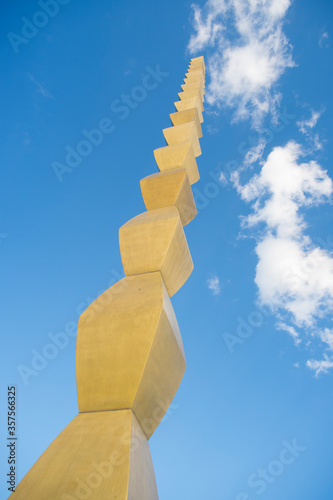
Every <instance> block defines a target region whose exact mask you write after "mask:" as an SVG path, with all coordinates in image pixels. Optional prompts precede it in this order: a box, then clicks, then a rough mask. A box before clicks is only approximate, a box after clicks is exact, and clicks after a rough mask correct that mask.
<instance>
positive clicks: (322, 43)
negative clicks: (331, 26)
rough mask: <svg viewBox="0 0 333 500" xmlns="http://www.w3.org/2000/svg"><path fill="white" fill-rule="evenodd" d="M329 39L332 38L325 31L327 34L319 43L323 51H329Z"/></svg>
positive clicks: (325, 33) (322, 36)
mask: <svg viewBox="0 0 333 500" xmlns="http://www.w3.org/2000/svg"><path fill="white" fill-rule="evenodd" d="M329 38H330V37H329V35H328V33H327V31H325V32H324V33H323V34H322V35H321V37H320V38H319V42H318V44H319V47H320V48H321V49H327V48H328V47H329V46H330V42H329Z"/></svg>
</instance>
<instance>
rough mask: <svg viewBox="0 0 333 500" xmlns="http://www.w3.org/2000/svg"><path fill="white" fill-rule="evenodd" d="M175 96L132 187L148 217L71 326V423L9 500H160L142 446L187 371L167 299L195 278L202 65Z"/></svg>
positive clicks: (132, 231)
mask: <svg viewBox="0 0 333 500" xmlns="http://www.w3.org/2000/svg"><path fill="white" fill-rule="evenodd" d="M181 87H182V92H180V93H179V94H178V96H179V101H177V102H175V107H176V109H177V112H175V113H172V114H171V115H170V118H171V121H172V124H173V125H172V126H171V127H169V128H166V129H164V130H163V134H164V137H165V140H166V143H167V146H165V147H162V148H159V149H156V150H155V151H154V155H155V159H156V163H157V165H158V168H159V170H160V172H158V173H155V174H153V175H150V176H148V177H145V178H144V179H142V180H141V183H140V184H141V192H142V196H143V199H144V203H145V206H146V208H147V211H146V212H144V213H142V214H140V215H138V216H137V217H134V219H131V220H130V221H128V222H127V223H126V224H124V225H123V226H122V227H121V228H120V231H119V243H120V252H121V258H122V263H123V266H124V271H125V278H123V279H121V280H120V281H118V282H117V283H115V284H114V285H113V286H111V288H109V289H108V290H107V291H105V292H104V293H103V294H102V295H101V296H100V297H98V299H96V300H95V302H93V303H92V304H91V305H90V306H89V307H88V308H87V309H86V310H85V311H84V313H83V314H82V315H81V317H80V319H79V324H78V332H77V348H76V367H77V394H78V403H79V414H78V415H77V416H76V417H75V418H74V420H72V422H71V423H70V424H69V425H68V426H67V427H66V428H65V429H64V430H63V431H62V432H61V434H60V435H59V436H58V437H57V438H56V439H55V440H54V441H53V443H52V444H51V445H50V446H49V447H48V449H47V450H46V451H45V452H44V453H43V454H42V456H41V457H40V458H39V460H38V461H37V462H36V463H35V464H34V466H33V467H32V468H31V469H30V471H29V472H28V473H27V475H26V476H25V477H24V478H23V479H22V481H21V482H20V484H19V485H18V486H17V488H16V492H15V493H13V494H12V495H11V497H10V498H11V499H12V500H14V498H15V500H74V499H90V500H111V499H112V500H113V499H118V500H157V499H158V494H157V488H156V481H155V475H154V469H153V464H152V461H151V456H150V450H149V445H148V439H149V438H150V436H151V435H152V434H153V432H154V431H155V429H156V427H157V426H158V424H159V423H160V421H161V420H162V418H163V416H164V414H165V412H166V411H167V409H168V407H169V405H170V403H171V401H172V399H173V398H174V396H175V394H176V392H177V389H178V387H179V384H180V382H181V380H182V377H183V374H184V371H185V366H186V363H185V354H184V348H183V342H182V338H181V335H180V332H179V328H178V324H177V320H176V317H175V313H174V311H173V308H172V305H171V301H170V297H172V295H174V294H175V293H176V292H177V291H178V290H179V289H180V287H181V286H182V285H183V284H184V283H185V281H186V280H187V278H188V277H189V275H190V274H191V272H192V269H193V263H192V259H191V255H190V252H189V249H188V245H187V241H186V237H185V234H184V230H183V226H185V225H186V224H188V223H189V222H190V221H191V220H192V219H193V218H194V217H195V215H196V213H197V210H196V206H195V202H194V198H193V194H192V189H191V184H193V183H194V182H197V181H198V180H199V172H198V168H197V163H196V157H197V156H199V155H200V154H201V149H200V144H199V138H200V137H202V133H201V122H202V121H203V119H202V111H203V104H202V103H203V95H204V87H205V64H204V59H203V57H196V58H194V59H192V60H191V63H190V66H189V69H188V72H187V73H186V78H185V79H184V85H182V86H181Z"/></svg>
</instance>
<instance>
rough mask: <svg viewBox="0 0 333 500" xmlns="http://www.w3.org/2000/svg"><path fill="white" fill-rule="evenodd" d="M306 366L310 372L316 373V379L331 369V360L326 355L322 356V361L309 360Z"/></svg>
mask: <svg viewBox="0 0 333 500" xmlns="http://www.w3.org/2000/svg"><path fill="white" fill-rule="evenodd" d="M306 365H307V366H308V367H309V368H311V370H315V371H316V377H318V376H319V375H320V374H321V373H328V371H329V370H330V369H331V368H333V358H332V359H330V358H329V357H328V356H327V354H325V355H324V359H322V360H320V361H317V360H315V359H309V360H308V361H307V362H306Z"/></svg>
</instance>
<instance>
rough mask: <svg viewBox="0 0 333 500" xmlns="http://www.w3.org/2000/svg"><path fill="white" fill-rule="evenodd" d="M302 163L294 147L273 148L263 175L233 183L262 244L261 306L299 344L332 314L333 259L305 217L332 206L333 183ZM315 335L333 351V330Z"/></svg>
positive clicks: (236, 177) (259, 250)
mask: <svg viewBox="0 0 333 500" xmlns="http://www.w3.org/2000/svg"><path fill="white" fill-rule="evenodd" d="M301 157H302V149H301V147H300V146H299V145H298V144H296V143H294V142H289V143H288V144H287V145H286V146H285V147H276V148H274V149H273V151H272V152H271V153H270V155H269V156H268V158H267V160H266V162H265V163H264V165H263V166H262V168H261V171H260V173H259V174H256V175H254V176H253V177H252V179H250V181H249V182H247V183H246V184H244V185H241V184H240V180H239V179H240V174H239V172H237V173H236V174H235V175H234V177H233V181H234V185H235V186H236V189H237V190H238V192H239V194H240V196H241V197H242V199H243V200H244V201H246V202H248V203H250V204H251V207H252V211H251V213H250V214H249V215H248V216H246V217H244V218H243V220H242V226H243V228H244V229H247V230H250V231H251V235H252V236H255V237H256V238H257V244H256V254H257V256H258V264H257V267H256V276H255V283H256V285H257V287H258V294H259V301H260V303H261V304H263V305H268V306H269V307H270V308H271V309H272V311H273V312H274V313H275V314H276V315H277V316H278V317H279V318H280V321H279V323H278V324H277V328H278V329H283V330H286V331H287V332H288V333H289V334H290V335H292V337H293V338H294V340H295V342H296V343H299V341H300V334H299V333H298V332H297V331H296V329H295V326H296V327H299V328H304V329H305V330H304V331H315V327H316V323H317V322H318V319H319V318H327V317H329V315H331V314H332V311H333V254H332V253H331V252H329V251H327V250H324V249H323V248H320V247H318V246H316V245H315V244H314V243H313V242H312V241H311V239H310V237H309V236H308V235H306V233H305V230H306V228H307V225H306V221H305V216H304V209H305V208H307V207H311V206H317V205H320V204H322V203H325V202H327V201H329V200H330V198H331V195H332V193H333V183H332V180H331V179H330V177H329V176H328V175H327V172H326V171H325V170H323V169H322V167H321V166H320V165H319V164H318V163H317V162H315V161H309V162H308V163H302V162H301ZM255 229H257V231H256V232H255V233H254V232H253V231H254V230H255ZM316 335H317V336H318V335H319V338H320V340H321V341H322V342H324V343H326V344H327V345H328V346H329V348H330V349H332V346H333V330H327V329H326V330H324V331H323V332H321V333H320V334H318V333H317V334H316ZM330 362H331V361H330V360H329V359H328V358H327V359H326V358H325V359H324V360H323V361H320V362H319V361H314V360H310V361H309V363H308V366H309V367H310V368H312V369H315V370H316V373H320V372H321V371H324V370H326V369H328V367H330V366H331V365H330V364H329V363H330ZM318 363H321V364H320V365H319V364H318Z"/></svg>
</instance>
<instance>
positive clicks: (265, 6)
mask: <svg viewBox="0 0 333 500" xmlns="http://www.w3.org/2000/svg"><path fill="white" fill-rule="evenodd" d="M290 3H291V0H208V1H207V2H206V4H205V6H204V8H203V9H200V8H199V7H198V6H197V5H194V6H193V9H194V21H193V26H194V30H195V34H193V35H192V36H191V39H190V42H189V44H188V48H189V50H190V52H191V53H195V52H198V51H201V50H203V49H207V50H208V61H207V69H208V73H209V76H210V84H209V86H208V91H207V95H206V97H207V102H208V103H209V104H217V105H225V106H228V107H232V108H234V109H235V114H234V119H235V121H238V120H243V119H246V118H249V117H251V120H252V123H253V125H254V126H258V125H259V124H260V122H261V121H262V119H263V117H264V116H265V115H266V114H268V113H273V114H275V110H276V106H277V104H278V103H279V100H280V95H279V93H278V92H277V90H276V88H275V84H276V82H277V80H278V79H279V78H280V76H281V75H282V74H283V73H284V71H285V69H286V68H287V67H291V66H294V63H293V61H292V57H291V48H290V45H289V42H288V40H287V38H286V36H285V35H284V33H283V31H282V25H283V20H284V17H285V15H286V12H287V10H288V8H289V6H290Z"/></svg>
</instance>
